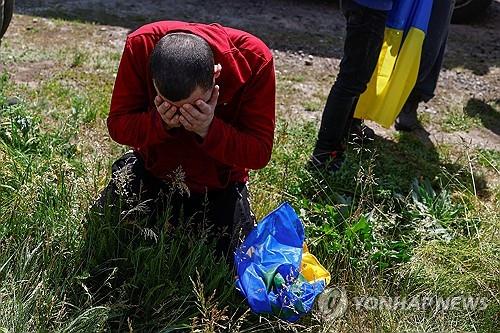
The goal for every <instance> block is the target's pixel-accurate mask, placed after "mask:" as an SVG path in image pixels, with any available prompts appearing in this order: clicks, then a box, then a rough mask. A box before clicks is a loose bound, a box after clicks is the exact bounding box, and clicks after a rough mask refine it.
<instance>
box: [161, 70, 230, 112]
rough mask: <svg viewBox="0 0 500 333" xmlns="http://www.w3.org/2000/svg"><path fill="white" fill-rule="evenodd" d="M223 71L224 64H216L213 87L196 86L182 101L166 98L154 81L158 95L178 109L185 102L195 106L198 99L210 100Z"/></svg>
mask: <svg viewBox="0 0 500 333" xmlns="http://www.w3.org/2000/svg"><path fill="white" fill-rule="evenodd" d="M221 71H222V66H221V65H220V64H217V65H214V82H213V84H212V88H210V89H208V90H204V89H201V88H200V87H196V89H195V90H194V91H193V92H192V93H191V95H190V96H189V97H188V98H186V99H182V100H180V101H175V102H173V101H171V100H168V99H166V98H165V97H164V96H163V95H161V94H160V92H159V91H158V88H156V83H155V82H154V80H153V85H154V87H155V90H156V93H157V94H158V96H160V97H161V98H163V101H165V102H167V103H169V104H170V105H174V106H176V107H177V109H179V108H180V107H182V106H183V105H184V104H191V105H193V106H194V105H195V104H194V103H195V102H196V101H198V100H203V101H204V102H205V103H206V102H208V101H209V100H210V98H211V97H212V93H213V91H214V86H215V79H216V78H218V77H219V76H220V73H221Z"/></svg>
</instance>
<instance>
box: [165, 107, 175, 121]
mask: <svg viewBox="0 0 500 333" xmlns="http://www.w3.org/2000/svg"><path fill="white" fill-rule="evenodd" d="M176 112H177V107H176V106H172V107H171V108H169V109H167V110H166V111H165V113H164V114H163V115H164V116H165V117H166V118H167V119H172V118H173V117H174V115H175V113H176Z"/></svg>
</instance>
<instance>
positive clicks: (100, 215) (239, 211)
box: [89, 152, 255, 258]
mask: <svg viewBox="0 0 500 333" xmlns="http://www.w3.org/2000/svg"><path fill="white" fill-rule="evenodd" d="M112 171H113V175H112V179H111V181H110V182H109V184H108V186H107V187H106V188H105V189H104V190H103V191H102V192H101V194H100V197H99V199H98V200H97V201H96V202H95V203H94V205H93V207H92V208H91V209H90V212H89V219H90V220H91V222H92V223H94V224H96V223H97V224H98V223H100V222H102V223H103V224H107V225H109V224H111V225H117V226H120V225H122V226H123V225H137V226H139V227H147V228H151V229H152V230H155V229H160V228H165V227H176V226H178V225H179V224H180V223H186V224H188V225H189V228H196V229H198V230H197V231H200V230H201V229H202V228H203V230H207V229H208V231H207V232H208V234H209V235H210V237H211V238H212V239H214V240H215V241H216V242H217V251H218V252H219V253H220V252H223V254H225V255H231V254H232V251H233V250H234V248H235V246H236V245H238V244H239V241H240V240H241V239H242V238H243V237H244V236H245V235H246V234H248V232H249V231H250V230H251V228H252V227H253V226H254V224H255V218H254V216H253V214H252V213H251V210H250V204H249V201H248V191H247V188H246V185H245V184H244V183H236V184H232V185H230V186H228V187H227V188H225V189H222V190H214V191H207V192H206V193H189V191H188V189H187V187H186V186H185V185H184V184H183V183H182V171H179V172H178V173H177V174H174V175H173V176H172V178H171V179H169V180H167V181H163V180H160V179H157V178H155V177H153V176H152V175H151V174H150V173H149V172H148V171H147V170H146V169H145V168H144V164H143V161H142V160H141V158H140V157H139V156H138V155H136V154H135V153H133V152H129V153H126V154H125V155H123V156H122V157H121V158H120V159H118V160H117V161H116V162H115V163H114V164H113V166H112ZM94 230H95V228H94ZM193 231H195V230H193ZM231 258H232V257H231Z"/></svg>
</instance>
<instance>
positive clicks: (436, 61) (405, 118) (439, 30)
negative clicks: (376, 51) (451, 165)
mask: <svg viewBox="0 0 500 333" xmlns="http://www.w3.org/2000/svg"><path fill="white" fill-rule="evenodd" d="M454 6H455V0H439V1H434V2H433V5H432V13H431V18H430V21H429V27H428V31H427V35H426V36H425V40H424V45H423V46H422V58H421V61H420V68H419V71H418V78H417V83H416V84H415V87H414V88H413V90H412V92H411V94H410V96H409V97H408V100H407V101H406V103H405V105H404V106H403V108H402V109H401V112H400V114H399V115H398V117H397V119H396V123H395V128H396V129H397V130H399V131H412V130H414V129H417V128H419V127H420V124H419V123H418V119H417V108H418V104H419V103H420V102H422V101H424V102H427V101H429V100H430V99H431V98H432V97H434V90H435V89H436V85H437V81H438V78H439V72H440V71H441V66H442V64H443V58H444V53H445V50H446V40H447V38H448V30H449V26H450V21H451V16H452V14H453V8H454Z"/></svg>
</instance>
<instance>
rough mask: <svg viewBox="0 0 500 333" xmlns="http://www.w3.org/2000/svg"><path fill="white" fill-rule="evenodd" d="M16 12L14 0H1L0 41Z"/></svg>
mask: <svg viewBox="0 0 500 333" xmlns="http://www.w3.org/2000/svg"><path fill="white" fill-rule="evenodd" d="M13 12H14V0H0V43H1V41H2V37H3V35H4V34H5V32H6V31H7V27H8V26H9V23H10V20H11V19H12V13H13Z"/></svg>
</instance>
